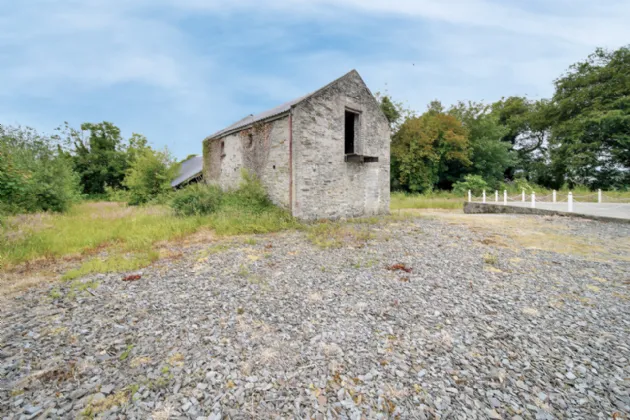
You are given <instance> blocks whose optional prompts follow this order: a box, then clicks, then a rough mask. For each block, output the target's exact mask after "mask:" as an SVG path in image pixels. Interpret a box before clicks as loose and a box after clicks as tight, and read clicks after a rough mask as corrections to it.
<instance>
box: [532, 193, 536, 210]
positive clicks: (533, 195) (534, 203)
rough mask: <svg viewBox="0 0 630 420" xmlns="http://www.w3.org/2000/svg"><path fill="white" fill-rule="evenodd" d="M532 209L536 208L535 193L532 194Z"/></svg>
mask: <svg viewBox="0 0 630 420" xmlns="http://www.w3.org/2000/svg"><path fill="white" fill-rule="evenodd" d="M532 208H533V209H535V208H536V193H535V192H532Z"/></svg>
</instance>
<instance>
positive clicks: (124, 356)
mask: <svg viewBox="0 0 630 420" xmlns="http://www.w3.org/2000/svg"><path fill="white" fill-rule="evenodd" d="M133 348H134V345H133V344H127V348H126V349H125V351H123V352H122V353H121V354H120V357H118V359H119V360H120V361H121V362H122V361H125V360H127V358H128V357H129V355H130V354H131V351H132V350H133Z"/></svg>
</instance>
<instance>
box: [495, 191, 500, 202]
mask: <svg viewBox="0 0 630 420" xmlns="http://www.w3.org/2000/svg"><path fill="white" fill-rule="evenodd" d="M494 202H495V203H498V202H499V191H498V190H494Z"/></svg>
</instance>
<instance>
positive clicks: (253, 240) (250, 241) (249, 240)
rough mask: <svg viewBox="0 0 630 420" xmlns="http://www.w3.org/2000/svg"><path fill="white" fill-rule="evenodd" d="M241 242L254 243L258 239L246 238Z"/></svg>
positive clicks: (256, 242)
mask: <svg viewBox="0 0 630 420" xmlns="http://www.w3.org/2000/svg"><path fill="white" fill-rule="evenodd" d="M243 243H244V244H247V245H256V244H258V241H257V240H256V239H254V238H246V239H245V240H244V241H243Z"/></svg>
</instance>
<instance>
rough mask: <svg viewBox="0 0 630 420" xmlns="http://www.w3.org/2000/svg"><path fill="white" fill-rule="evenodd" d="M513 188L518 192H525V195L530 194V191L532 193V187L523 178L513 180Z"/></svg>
mask: <svg viewBox="0 0 630 420" xmlns="http://www.w3.org/2000/svg"><path fill="white" fill-rule="evenodd" d="M514 188H516V190H517V191H518V192H521V191H523V190H525V193H527V194H531V193H532V191H534V187H533V186H532V185H531V184H530V183H529V182H527V180H526V179H525V178H516V179H515V180H514Z"/></svg>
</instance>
